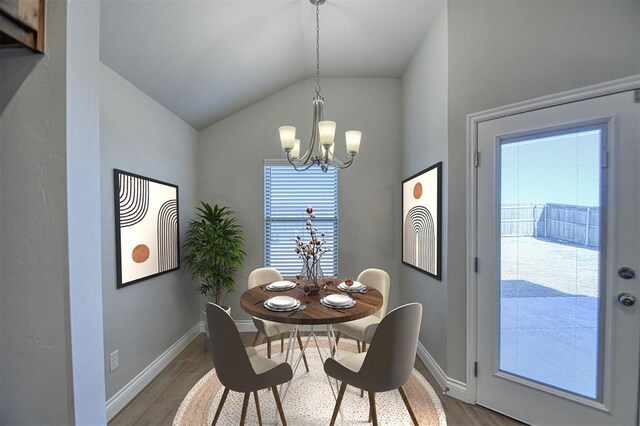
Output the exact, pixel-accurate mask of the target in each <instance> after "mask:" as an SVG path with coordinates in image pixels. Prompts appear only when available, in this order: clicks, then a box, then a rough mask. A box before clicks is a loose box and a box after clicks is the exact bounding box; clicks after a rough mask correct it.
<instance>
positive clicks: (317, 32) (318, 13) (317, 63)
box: [316, 2, 320, 96]
mask: <svg viewBox="0 0 640 426" xmlns="http://www.w3.org/2000/svg"><path fill="white" fill-rule="evenodd" d="M316 95H318V96H320V2H317V3H316Z"/></svg>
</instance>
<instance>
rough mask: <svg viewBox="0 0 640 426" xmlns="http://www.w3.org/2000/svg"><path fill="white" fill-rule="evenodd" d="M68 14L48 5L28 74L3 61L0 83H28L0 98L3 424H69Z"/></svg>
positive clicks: (61, 4)
mask: <svg viewBox="0 0 640 426" xmlns="http://www.w3.org/2000/svg"><path fill="white" fill-rule="evenodd" d="M66 14H67V5H66V3H65V2H55V1H54V2H47V11H46V17H47V22H46V49H47V54H46V55H45V56H44V57H42V58H41V60H40V62H39V63H37V64H36V65H35V66H34V67H33V70H32V72H31V73H30V74H29V75H28V76H26V75H25V74H19V75H16V74H15V72H18V73H20V69H21V67H18V68H14V65H15V62H14V58H10V57H9V58H7V57H5V56H3V57H2V64H1V66H2V79H3V80H4V79H5V78H9V79H13V78H18V79H23V78H24V81H22V82H21V84H17V86H19V89H17V90H11V92H12V93H9V95H12V94H13V98H12V99H11V100H7V102H5V100H3V104H6V107H5V109H4V111H3V112H2V115H1V116H0V140H1V141H2V143H1V144H0V149H1V150H2V151H1V155H0V157H1V164H2V169H1V173H2V175H1V176H2V177H1V180H0V181H1V185H2V192H1V194H0V199H1V203H2V210H1V226H0V247H1V249H0V250H1V251H0V258H1V260H2V266H1V268H2V281H1V283H0V330H1V338H2V340H1V342H2V343H1V344H0V354H1V362H0V369H1V371H0V389H1V392H2V398H0V423H1V424H41V423H43V422H45V421H46V422H48V423H52V424H69V423H71V422H72V420H73V406H72V403H73V398H72V388H71V379H72V377H71V353H70V352H71V339H70V332H69V309H68V303H69V299H68V287H67V278H68V277H67V275H68V268H67V265H68V250H67V194H66V191H67V188H66V160H65V154H66V120H67V116H66V103H65V99H66V83H65V79H66V66H65V62H66V28H67V26H66V23H67V20H66ZM3 55H4V54H3ZM25 61H27V62H29V59H25ZM27 68H28V67H27ZM14 87H15V86H14ZM5 95H6V93H4V92H3V96H5Z"/></svg>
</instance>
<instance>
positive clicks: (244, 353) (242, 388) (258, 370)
mask: <svg viewBox="0 0 640 426" xmlns="http://www.w3.org/2000/svg"><path fill="white" fill-rule="evenodd" d="M207 323H208V325H209V334H210V336H211V349H212V352H213V365H214V367H215V369H216V373H217V375H218V379H219V380H220V383H222V385H223V386H224V392H223V393H222V399H221V400H220V404H218V409H217V410H216V414H215V417H214V418H213V422H212V425H215V424H216V422H217V421H218V417H220V413H221V412H222V407H223V406H224V402H225V400H226V399H227V395H228V394H229V390H232V391H235V392H242V393H244V401H243V403H242V414H241V416H240V424H241V425H243V424H244V422H245V419H246V416H247V406H248V404H249V395H250V394H251V392H253V397H254V399H255V402H256V411H257V413H258V423H259V424H260V425H262V417H261V415H260V403H259V402H258V391H259V390H261V389H266V388H271V390H272V391H273V397H274V398H275V400H276V406H277V408H278V412H279V413H280V419H281V420H282V424H283V425H286V424H287V421H286V419H285V417H284V411H283V409H282V404H281V401H280V396H279V394H278V388H277V385H279V384H281V383H285V382H288V381H289V380H291V378H292V377H293V372H292V370H291V366H290V365H289V364H287V363H282V364H278V363H277V362H275V361H272V360H270V359H269V358H265V357H263V356H260V355H258V353H257V351H256V349H255V348H254V347H252V346H249V347H248V348H245V347H244V345H243V344H242V340H241V339H240V333H239V332H238V329H237V327H236V325H235V323H234V322H233V319H231V317H230V316H229V315H228V314H227V313H226V312H225V311H223V310H222V309H221V308H220V307H219V306H218V305H214V304H213V303H211V302H209V303H207Z"/></svg>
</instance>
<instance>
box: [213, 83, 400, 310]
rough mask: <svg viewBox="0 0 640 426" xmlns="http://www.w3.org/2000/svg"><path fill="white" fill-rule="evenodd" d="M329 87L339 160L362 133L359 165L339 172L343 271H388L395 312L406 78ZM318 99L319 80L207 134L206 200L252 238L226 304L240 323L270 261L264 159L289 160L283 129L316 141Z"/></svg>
mask: <svg viewBox="0 0 640 426" xmlns="http://www.w3.org/2000/svg"><path fill="white" fill-rule="evenodd" d="M321 85H322V95H323V96H324V97H325V110H324V116H325V118H326V119H333V120H335V121H336V122H337V123H338V129H337V131H336V141H337V146H338V147H337V155H339V156H342V157H344V156H345V155H346V153H345V150H344V131H345V130H349V129H358V130H361V131H362V144H361V149H360V153H359V154H358V156H357V157H356V160H355V164H354V165H352V166H351V167H350V168H348V169H346V170H343V171H341V172H340V173H339V175H340V176H339V192H340V194H339V203H340V205H339V208H340V223H339V226H340V238H341V240H340V241H341V242H340V259H339V263H340V273H341V274H357V273H358V272H360V271H361V270H363V269H365V268H369V267H377V268H382V269H385V270H386V271H387V272H388V273H389V275H390V276H391V286H392V287H391V288H392V290H391V298H390V307H391V306H394V305H395V304H397V301H398V300H399V299H398V288H399V285H400V280H399V268H400V266H399V265H400V237H399V234H398V230H399V229H400V216H401V207H400V201H401V193H400V188H401V186H400V175H401V173H400V167H401V146H402V145H401V144H402V118H401V108H402V104H401V87H400V81H399V80H398V79H384V78H383V79H374V78H371V79H367V78H363V79H346V78H345V79H342V78H326V79H322V80H321ZM313 94H314V80H312V79H308V80H304V81H302V82H300V83H297V84H294V85H292V86H290V87H288V88H286V89H284V90H282V91H281V92H279V93H277V94H275V95H273V96H271V97H269V98H267V99H265V100H263V101H261V102H259V103H257V104H254V105H252V106H251V107H249V108H247V109H245V110H243V111H240V112H238V113H237V114H234V115H232V116H230V117H228V118H226V119H225V120H222V121H220V122H218V123H216V124H214V125H213V126H210V127H209V128H207V129H205V130H203V131H202V132H201V134H200V171H201V173H200V176H201V184H200V187H201V191H200V196H201V199H202V200H205V201H207V202H210V203H212V204H213V203H221V204H224V205H229V206H231V208H232V209H234V210H235V211H236V212H237V215H238V220H239V222H240V224H241V225H242V226H243V227H244V229H245V232H246V236H247V240H246V245H245V251H246V252H247V259H246V261H245V265H244V268H243V269H242V271H240V272H239V273H238V275H237V279H236V291H235V292H234V293H232V294H230V295H229V296H228V297H227V298H226V301H225V302H226V303H227V304H229V305H230V306H231V309H232V316H233V317H234V318H235V319H249V316H248V315H246V314H245V313H244V312H243V311H242V310H241V308H240V306H239V298H240V295H241V294H242V292H243V291H244V290H245V289H246V286H247V277H248V275H249V273H250V272H251V271H252V270H253V269H255V268H257V267H261V266H263V264H264V248H263V240H264V229H263V225H264V220H263V217H264V204H263V161H264V159H281V158H283V152H282V150H281V148H280V139H279V136H278V127H279V126H282V125H285V124H290V125H294V126H296V128H297V129H298V135H299V136H301V139H303V140H306V141H308V138H309V134H310V130H311V113H312V105H311V98H312V96H313ZM292 244H293V243H292ZM292 248H293V246H292Z"/></svg>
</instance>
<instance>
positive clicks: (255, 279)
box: [248, 268, 309, 372]
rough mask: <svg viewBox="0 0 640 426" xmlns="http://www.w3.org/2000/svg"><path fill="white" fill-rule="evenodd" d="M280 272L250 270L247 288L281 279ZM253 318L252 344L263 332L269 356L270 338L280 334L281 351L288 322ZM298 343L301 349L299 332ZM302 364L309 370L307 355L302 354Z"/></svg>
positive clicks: (289, 326) (268, 269) (275, 270)
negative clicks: (254, 333) (254, 329)
mask: <svg viewBox="0 0 640 426" xmlns="http://www.w3.org/2000/svg"><path fill="white" fill-rule="evenodd" d="M281 280H282V274H280V272H279V271H278V270H277V269H276V268H258V269H254V270H253V271H251V273H250V274H249V279H248V284H249V289H252V288H254V287H257V286H259V285H262V284H266V283H272V282H274V281H281ZM252 318H253V324H254V325H255V326H256V328H257V329H258V331H256V335H255V337H254V338H253V346H255V345H256V343H258V338H259V337H260V334H263V335H264V336H265V338H266V339H267V357H268V358H271V339H272V338H273V337H277V336H280V352H282V346H283V337H282V336H283V335H284V333H289V332H290V331H291V325H290V324H283V323H279V322H275V321H269V320H264V319H260V318H256V317H252ZM297 339H298V345H299V346H300V350H302V339H301V338H300V333H298V335H297ZM302 359H303V361H304V366H305V368H306V369H307V372H309V366H308V364H307V357H306V356H305V355H303V358H302Z"/></svg>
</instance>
